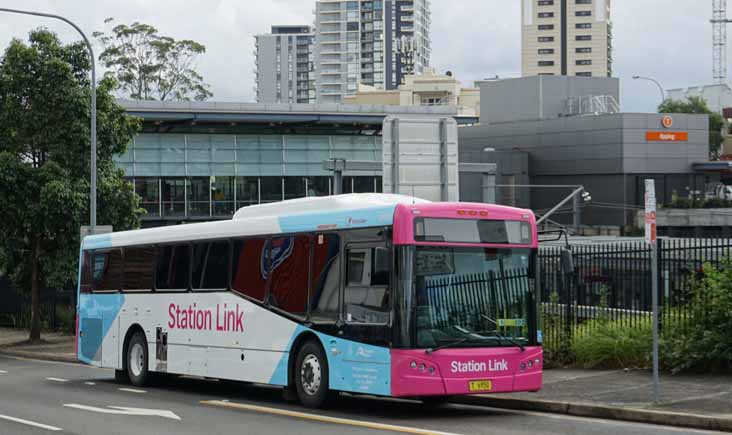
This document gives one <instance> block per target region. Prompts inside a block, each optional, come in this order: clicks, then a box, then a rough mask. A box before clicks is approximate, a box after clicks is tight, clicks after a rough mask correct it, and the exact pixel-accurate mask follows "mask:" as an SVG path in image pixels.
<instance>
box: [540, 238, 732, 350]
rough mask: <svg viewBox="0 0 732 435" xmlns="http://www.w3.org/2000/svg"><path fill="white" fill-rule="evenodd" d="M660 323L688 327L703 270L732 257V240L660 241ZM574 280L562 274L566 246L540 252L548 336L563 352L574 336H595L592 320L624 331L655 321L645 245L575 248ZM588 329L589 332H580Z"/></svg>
mask: <svg viewBox="0 0 732 435" xmlns="http://www.w3.org/2000/svg"><path fill="white" fill-rule="evenodd" d="M658 244H659V246H658V251H657V252H658V254H657V255H658V265H659V267H658V269H659V272H658V273H659V277H658V278H659V280H658V282H659V295H658V296H659V299H658V300H659V308H660V309H661V318H660V323H661V327H663V324H664V322H667V321H674V322H680V323H682V324H683V323H684V322H686V321H687V319H688V318H689V316H688V313H689V310H690V309H691V308H692V306H691V304H692V303H693V299H692V298H691V296H692V291H693V286H694V282H695V281H698V280H699V279H700V278H701V277H702V276H703V273H704V271H703V267H704V265H705V264H709V265H710V266H711V267H715V268H716V267H719V266H720V265H721V263H722V262H723V261H724V260H725V259H726V258H730V257H731V256H732V239H659V241H658ZM571 249H572V253H573V257H574V263H575V273H574V275H573V276H566V275H564V274H563V273H562V268H561V265H560V255H561V254H560V253H561V247H559V246H546V247H542V248H540V252H539V271H540V272H539V274H540V275H539V279H540V297H541V314H542V316H543V338H544V344H545V345H546V346H547V347H551V348H554V349H559V348H561V345H563V344H568V342H569V340H571V337H572V336H573V335H574V334H578V333H580V334H591V333H592V327H593V325H597V322H591V321H590V320H592V319H597V318H600V317H602V318H603V319H607V320H609V321H613V322H617V324H618V325H619V327H627V328H647V327H649V325H650V323H649V322H650V319H651V310H652V309H651V300H652V287H651V278H652V277H651V250H650V248H649V247H648V246H647V245H646V244H645V243H644V242H643V241H642V240H639V241H632V242H620V243H605V244H579V245H573V246H572V248H571ZM579 325H584V326H585V327H583V328H577V326H579Z"/></svg>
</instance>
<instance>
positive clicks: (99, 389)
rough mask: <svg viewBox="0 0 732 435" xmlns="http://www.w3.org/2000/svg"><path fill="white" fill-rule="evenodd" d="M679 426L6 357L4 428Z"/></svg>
mask: <svg viewBox="0 0 732 435" xmlns="http://www.w3.org/2000/svg"><path fill="white" fill-rule="evenodd" d="M46 433H59V434H63V433H73V434H102V433H103V434H136V435H140V434H176V435H186V434H206V435H213V434H288V433H290V434H303V435H309V434H318V435H329V434H333V435H335V434H379V433H412V434H424V435H429V434H464V435H467V434H530V433H531V434H536V433H541V434H572V433H577V434H580V433H581V434H615V433H623V434H624V435H633V434H679V433H696V434H701V433H714V432H709V431H695V430H691V429H680V428H674V427H665V426H656V425H647V424H640V423H628V422H621V421H611V420H600V419H589V418H582V417H571V416H566V415H556V414H543V413H536V412H526V411H507V410H499V409H493V408H485V407H480V406H469V405H457V404H451V405H447V406H445V407H443V408H437V409H428V408H425V407H424V406H423V405H422V404H421V403H419V402H415V401H406V400H391V399H380V398H372V397H355V396H347V395H341V396H340V397H339V398H338V399H337V400H336V401H335V402H334V403H333V405H332V406H331V407H330V408H329V409H327V410H310V409H307V408H304V407H302V406H299V405H297V404H292V403H287V402H285V401H284V400H283V399H282V397H281V391H280V390H279V389H277V388H271V387H265V386H259V385H248V384H244V383H237V382H222V381H216V380H206V379H198V378H186V377H182V378H180V377H178V378H164V379H159V380H157V382H156V383H155V385H153V386H150V387H146V388H142V389H140V388H135V387H132V386H130V385H125V384H118V383H115V382H114V379H113V372H112V371H110V370H104V369H97V368H93V367H88V366H84V365H80V364H69V363H58V362H48V361H37V360H28V359H19V358H11V357H3V356H0V434H2V435H5V434H46Z"/></svg>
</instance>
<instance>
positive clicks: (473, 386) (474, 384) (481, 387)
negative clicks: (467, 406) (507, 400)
mask: <svg viewBox="0 0 732 435" xmlns="http://www.w3.org/2000/svg"><path fill="white" fill-rule="evenodd" d="M468 389H469V390H470V391H491V390H492V389H493V383H492V382H491V381H470V382H469V383H468Z"/></svg>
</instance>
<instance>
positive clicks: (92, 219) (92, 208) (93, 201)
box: [0, 8, 97, 234]
mask: <svg viewBox="0 0 732 435" xmlns="http://www.w3.org/2000/svg"><path fill="white" fill-rule="evenodd" d="M0 12H9V13H13V14H23V15H34V16H37V17H46V18H54V19H56V20H61V21H63V22H65V23H67V24H69V25H70V26H71V27H73V28H74V29H76V31H77V32H79V34H80V35H81V37H82V38H83V39H84V43H85V44H86V48H87V50H89V58H90V60H91V193H90V198H89V199H90V204H89V215H90V216H89V234H95V233H96V227H97V72H96V68H95V63H96V58H95V57H94V50H93V49H92V46H91V43H89V39H88V38H87V37H86V35H85V34H84V32H82V31H81V29H80V28H79V26H77V25H76V24H74V23H73V22H72V21H71V20H69V19H68V18H64V17H62V16H60V15H54V14H46V13H43V12H34V11H23V10H19V9H8V8H0Z"/></svg>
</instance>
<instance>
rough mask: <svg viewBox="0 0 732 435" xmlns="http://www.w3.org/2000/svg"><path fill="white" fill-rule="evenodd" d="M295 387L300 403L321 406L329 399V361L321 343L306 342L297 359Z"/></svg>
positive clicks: (310, 406)
mask: <svg viewBox="0 0 732 435" xmlns="http://www.w3.org/2000/svg"><path fill="white" fill-rule="evenodd" d="M295 389H296V390H297V397H298V399H300V403H302V404H303V405H305V406H307V407H308V408H320V407H322V406H323V405H324V404H325V402H326V400H327V399H328V395H329V391H328V361H327V359H326V358H325V352H324V351H323V348H322V347H321V346H320V344H318V343H316V342H314V341H308V342H306V343H305V344H304V345H303V346H302V347H301V348H300V350H299V351H298V352H297V359H296V360H295Z"/></svg>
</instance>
